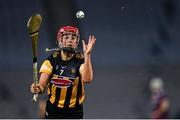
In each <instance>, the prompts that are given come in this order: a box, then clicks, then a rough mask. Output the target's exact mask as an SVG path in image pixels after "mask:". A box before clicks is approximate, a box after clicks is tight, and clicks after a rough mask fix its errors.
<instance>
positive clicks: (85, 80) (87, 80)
mask: <svg viewBox="0 0 180 120" xmlns="http://www.w3.org/2000/svg"><path fill="white" fill-rule="evenodd" d="M83 81H84V82H85V83H91V82H92V81H93V77H89V78H84V79H83Z"/></svg>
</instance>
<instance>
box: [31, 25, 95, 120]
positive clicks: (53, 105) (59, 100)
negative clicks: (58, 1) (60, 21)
mask: <svg viewBox="0 0 180 120" xmlns="http://www.w3.org/2000/svg"><path fill="white" fill-rule="evenodd" d="M79 39H80V34H79V30H78V28H76V27H73V26H65V27H62V28H60V29H59V31H58V34H57V43H58V46H59V49H60V50H59V51H55V52H53V53H52V54H51V55H50V56H49V57H48V58H47V59H46V60H45V61H44V62H43V64H42V66H41V68H40V73H41V75H40V78H39V83H38V84H37V85H35V84H34V83H33V84H32V85H31V92H32V93H38V94H41V93H43V92H44V91H45V89H46V87H47V88H48V90H47V92H48V100H47V102H46V108H45V110H46V111H45V118H60V119H66V118H67V119H74V118H75V119H82V118H83V102H84V99H85V91H84V83H89V82H91V81H92V79H93V69H92V63H91V52H92V48H93V46H94V44H95V41H96V38H95V37H94V36H93V35H90V36H89V42H88V44H85V41H84V40H82V44H83V54H81V53H80V52H77V46H78V44H79Z"/></svg>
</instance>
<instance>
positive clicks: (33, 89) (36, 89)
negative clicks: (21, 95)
mask: <svg viewBox="0 0 180 120" xmlns="http://www.w3.org/2000/svg"><path fill="white" fill-rule="evenodd" d="M31 92H32V93H40V92H41V88H40V85H38V84H37V85H35V84H34V83H33V84H32V85H31Z"/></svg>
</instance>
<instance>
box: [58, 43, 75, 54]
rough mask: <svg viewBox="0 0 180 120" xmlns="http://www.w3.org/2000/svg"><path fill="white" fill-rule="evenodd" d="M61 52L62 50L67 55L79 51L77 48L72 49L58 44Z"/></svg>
mask: <svg viewBox="0 0 180 120" xmlns="http://www.w3.org/2000/svg"><path fill="white" fill-rule="evenodd" d="M58 46H59V48H60V50H62V51H63V52H65V53H69V54H74V53H75V52H76V50H77V48H72V47H70V46H69V47H63V46H62V45H61V44H60V43H59V44H58Z"/></svg>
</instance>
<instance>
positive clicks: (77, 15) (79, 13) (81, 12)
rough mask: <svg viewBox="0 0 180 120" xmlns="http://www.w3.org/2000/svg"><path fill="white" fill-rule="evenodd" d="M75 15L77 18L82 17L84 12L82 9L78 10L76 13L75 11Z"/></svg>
mask: <svg viewBox="0 0 180 120" xmlns="http://www.w3.org/2000/svg"><path fill="white" fill-rule="evenodd" d="M76 17H77V18H78V19H82V18H84V17H85V14H84V12H83V11H81V10H80V11H78V12H77V13H76Z"/></svg>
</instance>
